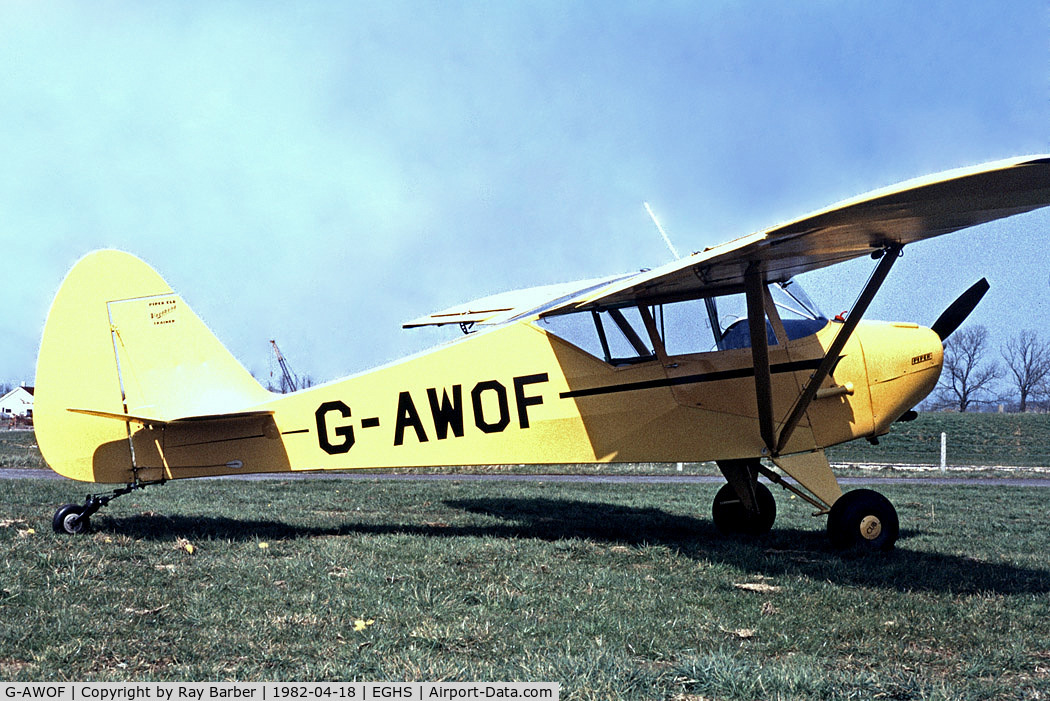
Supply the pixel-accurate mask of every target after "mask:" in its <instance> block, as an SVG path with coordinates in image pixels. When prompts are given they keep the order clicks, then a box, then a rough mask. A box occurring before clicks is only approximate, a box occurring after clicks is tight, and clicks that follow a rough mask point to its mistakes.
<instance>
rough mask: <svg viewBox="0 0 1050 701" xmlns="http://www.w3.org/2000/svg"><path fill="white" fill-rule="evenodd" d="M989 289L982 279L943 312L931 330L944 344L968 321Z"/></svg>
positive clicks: (986, 282) (986, 281)
mask: <svg viewBox="0 0 1050 701" xmlns="http://www.w3.org/2000/svg"><path fill="white" fill-rule="evenodd" d="M988 287H989V285H988V280H987V279H985V278H983V277H982V278H981V279H980V280H978V281H977V282H975V283H974V284H973V285H971V286H970V289H968V290H966V292H963V293H962V294H961V295H959V298H958V299H956V300H955V301H954V302H952V303H951V304H949V305H948V308H947V309H945V310H944V311H943V312H941V315H940V316H939V317H937V321H935V322H933V326H931V327H930V328H931V329H933V332H934V333H936V334H937V335H938V336H940V337H941V341H942V342H943V341H945V340H946V339H947V338H948V337H949V336H951V335H952V332H954V331H955V329H957V328H959V327H960V326H961V325H962V323H963V322H964V321H966V317H968V316H970V312H972V311H973V309H974V307H976V306H977V304H978V302H980V301H981V298H982V297H984V293H985V292H987V291H988Z"/></svg>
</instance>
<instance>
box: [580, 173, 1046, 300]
mask: <svg viewBox="0 0 1050 701" xmlns="http://www.w3.org/2000/svg"><path fill="white" fill-rule="evenodd" d="M1048 205H1050V156H1029V157H1024V158H1014V159H1008V160H1003V161H996V162H994V163H986V164H984V165H980V166H975V167H971V168H961V169H957V170H951V171H947V172H943V173H938V174H936V175H930V176H926V177H923V178H917V179H915V180H909V181H906V182H904V183H900V184H898V185H894V186H892V187H889V188H884V189H882V190H876V191H875V192H871V193H868V194H865V195H861V196H859V197H855V198H853V199H849V200H846V201H844V202H840V203H838V204H835V205H832V206H830V207H828V208H827V209H824V210H822V211H819V212H816V213H814V214H811V215H809V216H805V217H802V218H801V219H797V220H795V221H792V222H788V223H786V224H781V225H779V226H775V227H773V228H771V229H767V230H766V231H763V232H759V233H756V234H751V235H750V236H745V237H743V238H739V239H736V240H735V241H730V242H728V243H725V244H722V245H720V246H715V247H713V248H708V249H706V250H704V251H701V252H699V253H694V254H693V255H691V256H688V257H686V258H682V259H681V260H677V261H674V262H673V263H670V264H668V265H664V266H662V267H659V268H655V269H653V270H651V271H649V272H647V273H640V274H638V275H634V276H632V277H630V278H627V279H625V280H622V281H621V282H619V283H614V284H612V285H610V286H608V287H606V288H604V289H602V290H597V291H595V292H594V293H592V294H590V295H588V296H586V297H582V298H580V299H577V300H575V302H574V304H573V305H572V309H571V311H576V310H579V309H590V308H606V307H615V306H623V305H627V304H635V303H639V302H652V303H656V302H660V301H664V300H669V301H670V300H674V299H688V298H694V297H703V296H708V295H710V294H712V293H717V292H720V291H726V292H729V291H734V290H741V289H742V288H743V285H744V272H745V271H746V270H747V268H748V266H749V265H757V266H760V269H761V270H762V272H763V273H764V276H765V279H766V280H767V281H771V282H772V281H776V282H783V281H786V280H788V279H789V278H791V277H793V276H795V275H797V274H799V273H804V272H806V271H809V270H816V269H818V268H823V267H825V266H828V265H833V264H835V263H841V262H843V261H847V260H852V259H854V258H858V257H861V256H865V255H869V254H871V253H875V252H877V251H879V250H881V249H882V248H883V247H885V246H886V245H888V244H891V243H895V244H900V245H905V244H909V243H912V242H914V241H921V240H923V239H928V238H932V237H934V236H940V235H942V234H948V233H951V232H953V231H958V230H959V229H965V228H967V227H970V226H976V225H978V224H984V223H987V222H990V221H994V220H996V219H1002V218H1004V217H1009V216H1013V215H1015V214H1021V213H1024V212H1029V211H1031V210H1033V209H1039V208H1040V207H1045V206H1048ZM559 311H563V312H564V311H570V309H567V308H561V309H560V310H559Z"/></svg>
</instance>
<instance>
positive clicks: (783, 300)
mask: <svg viewBox="0 0 1050 701" xmlns="http://www.w3.org/2000/svg"><path fill="white" fill-rule="evenodd" d="M768 289H769V297H768V298H767V300H772V302H773V306H774V310H775V316H776V320H775V323H770V321H769V320H768V319H767V321H766V339H767V341H768V343H769V345H770V346H775V345H777V344H778V343H780V342H782V341H791V340H795V339H799V338H804V337H806V336H810V335H812V334H815V333H816V332H817V331H819V330H820V329H822V328H824V326H825V325H826V324H827V323H828V320H827V319H826V318H825V317H824V315H823V314H821V313H820V312H819V311H817V309H816V307H815V306H814V305H813V303H812V302H811V301H810V300H809V298H808V297H807V296H806V294H805V293H804V292H803V291H802V289H801V288H800V287H799V286H798V283H796V282H794V281H790V280H789V281H788V282H786V283H771V284H770V285H769V287H768ZM767 304H768V301H767ZM647 312H648V313H649V314H650V315H651V316H652V321H653V323H654V325H655V330H656V333H657V334H658V336H659V339H657V342H658V343H659V344H660V345H662V346H663V349H664V351H666V353H667V355H668V356H672V357H674V356H681V355H692V354H696V353H708V352H712V351H719V350H732V349H737V348H750V347H751V332H750V330H749V328H748V319H747V302H746V300H745V299H744V295H743V293H739V294H731V295H722V296H719V297H708V298H702V299H692V300H686V301H682V302H673V303H667V304H658V305H654V306H651V307H648V308H647ZM538 323H539V326H540V328H542V329H544V330H546V331H548V332H550V333H552V334H554V335H555V336H559V337H561V338H563V339H565V340H566V341H568V342H570V343H572V344H573V345H575V346H577V347H579V348H580V349H582V350H584V351H586V352H587V353H590V354H591V355H593V356H595V357H598V358H604V359H605V361H606V362H607V363H610V364H612V365H628V364H632V363H638V362H644V361H647V360H652V359H653V358H655V357H656V355H655V352H654V351H653V346H654V342H653V339H650V336H649V333H648V332H647V330H646V326H645V323H644V321H643V319H642V314H641V312H640V311H639V309H638V308H637V307H625V308H622V309H607V310H603V311H601V312H576V313H573V314H565V315H558V316H549V317H543V318H541V319H540V320H539V322H538ZM781 329H782V330H781Z"/></svg>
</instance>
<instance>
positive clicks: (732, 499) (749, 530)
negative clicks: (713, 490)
mask: <svg viewBox="0 0 1050 701" xmlns="http://www.w3.org/2000/svg"><path fill="white" fill-rule="evenodd" d="M754 493H755V502H756V505H757V507H758V508H757V510H756V511H754V512H752V511H751V510H749V509H748V508H747V507H746V506H744V502H743V501H741V499H740V497H739V496H738V495H737V493H736V490H735V489H733V485H731V484H724V485H722V488H721V489H719V490H718V494H716V495H715V501H714V504H712V505H711V517H712V519H714V522H715V526H717V527H718V530H720V531H721V532H722V533H724V534H726V535H734V534H739V535H751V536H757V535H763V534H765V533H768V532H769V529H771V528H772V527H773V521H775V520H776V518H777V502H776V500H775V499H773V493H772V492H770V491H769V488H768V487H766V485H764V484H762V483H761V482H755V483H754Z"/></svg>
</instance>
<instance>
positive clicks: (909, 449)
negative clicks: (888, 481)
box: [828, 412, 1050, 467]
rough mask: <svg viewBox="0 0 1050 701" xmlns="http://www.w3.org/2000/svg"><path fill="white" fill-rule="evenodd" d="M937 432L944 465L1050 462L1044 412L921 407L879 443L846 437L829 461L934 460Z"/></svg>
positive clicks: (1048, 419)
mask: <svg viewBox="0 0 1050 701" xmlns="http://www.w3.org/2000/svg"><path fill="white" fill-rule="evenodd" d="M941 432H944V433H946V434H947V436H948V438H947V442H948V451H947V452H948V464H949V465H1017V466H1029V467H1048V466H1050V414H973V413H966V414H958V413H947V412H924V413H920V414H919V418H917V419H916V420H915V421H909V422H905V423H897V424H894V425H893V428H892V430H891V431H890V433H889V434H887V435H885V436H882V437H880V438H879V445H877V446H873V445H871V444H869V443H868V442H867V441H852V442H850V443H844V444H842V445H838V446H834V447H832V448H829V449H828V458H829V459H830V460H831V461H832V462H859V463H864V462H870V463H897V464H914V463H920V464H921V463H925V464H935V465H936V464H940V461H941Z"/></svg>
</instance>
